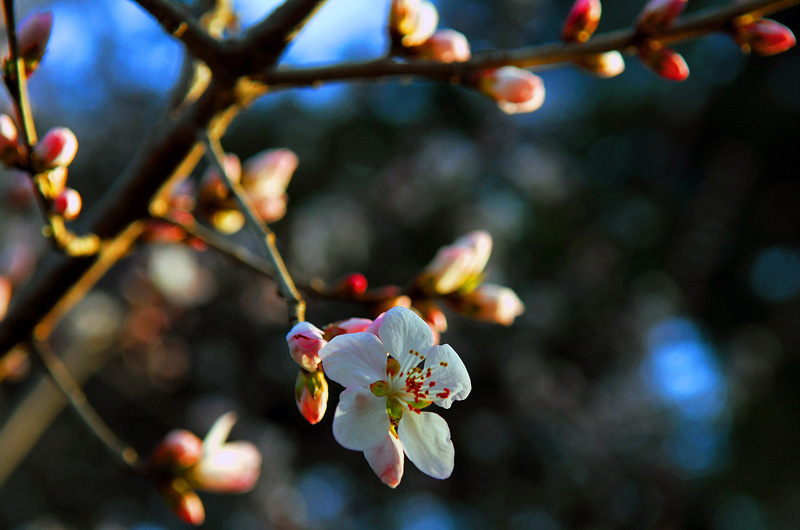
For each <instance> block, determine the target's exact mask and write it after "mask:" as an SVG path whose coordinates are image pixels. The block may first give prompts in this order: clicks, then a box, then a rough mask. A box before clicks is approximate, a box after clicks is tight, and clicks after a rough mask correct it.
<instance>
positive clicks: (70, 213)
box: [53, 188, 83, 221]
mask: <svg viewBox="0 0 800 530" xmlns="http://www.w3.org/2000/svg"><path fill="white" fill-rule="evenodd" d="M82 204H83V203H82V201H81V195H80V194H79V193H78V192H77V191H75V190H73V189H72V188H66V189H64V191H62V192H61V193H60V194H59V195H58V197H56V198H55V199H54V200H53V212H54V213H57V214H58V215H60V216H62V217H63V218H64V220H65V221H72V220H73V219H75V218H76V217H78V214H80V213H81V206H82Z"/></svg>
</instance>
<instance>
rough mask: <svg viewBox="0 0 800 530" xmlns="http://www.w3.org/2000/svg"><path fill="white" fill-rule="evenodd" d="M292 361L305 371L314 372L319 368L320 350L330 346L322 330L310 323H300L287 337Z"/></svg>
mask: <svg viewBox="0 0 800 530" xmlns="http://www.w3.org/2000/svg"><path fill="white" fill-rule="evenodd" d="M286 342H287V343H288V344H289V353H290V354H291V355H292V359H294V361H295V362H296V363H297V364H299V365H300V366H301V367H302V368H303V369H305V370H307V371H309V372H314V371H316V369H317V366H319V363H320V358H319V350H321V349H322V347H323V346H325V345H326V344H328V341H327V340H325V339H324V338H323V333H322V330H321V329H319V328H318V327H316V326H315V325H313V324H311V323H310V322H300V323H298V324H295V326H294V327H293V328H292V329H291V330H290V331H289V333H288V334H287V335H286Z"/></svg>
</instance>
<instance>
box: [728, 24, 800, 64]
mask: <svg viewBox="0 0 800 530" xmlns="http://www.w3.org/2000/svg"><path fill="white" fill-rule="evenodd" d="M733 38H734V40H735V41H736V43H737V44H739V46H741V47H742V50H744V51H745V52H749V51H753V52H755V53H757V54H758V55H775V54H776V53H781V52H785V51H786V50H788V49H789V48H791V47H793V46H794V45H795V44H796V42H797V41H796V39H795V37H794V33H792V30H790V29H789V28H787V27H786V26H784V25H783V24H781V23H779V22H775V21H774V20H771V19H768V18H762V19H760V20H757V21H755V22H753V23H752V24H746V25H743V26H737V27H736V28H735V29H734V30H733Z"/></svg>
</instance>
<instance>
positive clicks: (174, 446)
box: [149, 412, 261, 525]
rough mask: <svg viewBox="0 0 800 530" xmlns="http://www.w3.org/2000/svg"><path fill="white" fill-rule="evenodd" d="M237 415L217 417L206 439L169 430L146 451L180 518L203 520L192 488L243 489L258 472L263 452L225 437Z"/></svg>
mask: <svg viewBox="0 0 800 530" xmlns="http://www.w3.org/2000/svg"><path fill="white" fill-rule="evenodd" d="M234 423H236V416H235V415H234V414H233V413H231V412H229V413H227V414H223V415H222V416H220V417H219V418H218V419H217V421H215V422H214V425H213V426H212V427H211V429H210V430H209V431H208V434H207V435H206V437H205V439H204V440H200V438H198V437H197V436H195V435H194V434H193V433H191V432H189V431H186V430H182V429H178V430H174V431H171V432H170V433H169V434H167V436H166V437H165V438H164V439H163V440H162V441H161V443H160V444H159V445H158V447H156V449H155V451H154V452H153V454H152V455H151V456H150V461H149V465H150V473H151V474H152V476H153V477H154V479H155V482H156V488H157V489H158V492H159V493H160V494H161V496H162V497H163V498H164V500H165V501H166V502H167V505H168V506H169V507H170V509H172V511H173V512H175V514H176V515H178V517H180V518H181V519H183V520H184V521H186V522H187V523H190V524H193V525H200V524H202V523H203V521H204V520H205V510H204V508H203V503H202V501H201V500H200V497H198V495H197V493H196V492H195V490H201V491H208V492H212V493H246V492H248V491H250V490H251V489H253V487H254V486H255V483H256V481H257V480H258V477H259V475H260V474H261V454H260V453H259V452H258V449H256V447H255V446H254V445H253V444H252V443H250V442H226V441H225V440H227V438H228V434H230V431H231V428H233V425H234Z"/></svg>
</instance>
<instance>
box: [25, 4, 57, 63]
mask: <svg viewBox="0 0 800 530" xmlns="http://www.w3.org/2000/svg"><path fill="white" fill-rule="evenodd" d="M52 29H53V13H51V12H50V11H45V12H44V13H38V12H37V13H31V14H29V15H27V16H26V17H25V18H23V19H22V20H21V21H20V22H19V24H17V41H18V42H19V55H20V57H22V60H23V61H24V62H25V73H26V74H27V75H28V76H29V75H31V74H32V73H33V71H34V70H35V69H36V66H37V65H38V64H39V61H41V60H42V57H43V56H44V52H45V50H46V49H47V41H49V40H50V30H52Z"/></svg>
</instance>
